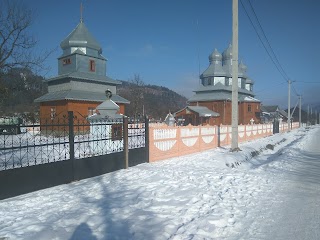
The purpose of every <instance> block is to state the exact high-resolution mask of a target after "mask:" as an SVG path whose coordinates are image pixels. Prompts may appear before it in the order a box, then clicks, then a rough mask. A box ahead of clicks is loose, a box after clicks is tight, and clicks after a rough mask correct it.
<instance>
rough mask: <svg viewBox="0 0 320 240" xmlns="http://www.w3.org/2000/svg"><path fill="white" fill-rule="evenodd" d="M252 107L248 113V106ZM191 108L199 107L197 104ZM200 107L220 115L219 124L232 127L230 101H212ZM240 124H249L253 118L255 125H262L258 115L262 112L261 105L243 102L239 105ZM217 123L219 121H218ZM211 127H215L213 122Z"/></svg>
mask: <svg viewBox="0 0 320 240" xmlns="http://www.w3.org/2000/svg"><path fill="white" fill-rule="evenodd" d="M249 104H250V105H251V112H248V105H249ZM190 105H191V106H197V103H191V104H190ZM198 106H204V107H207V108H208V109H209V110H212V111H214V112H217V113H219V114H220V117H219V118H220V120H219V121H218V124H224V125H230V124H231V112H232V104H231V102H230V101H212V102H199V103H198ZM238 107H239V108H238V112H239V124H249V123H250V120H251V118H252V119H253V120H254V123H260V119H259V118H258V117H257V113H259V112H260V103H257V102H241V103H239V105H238ZM216 122H217V120H216ZM209 124H210V125H214V124H212V123H211V122H210V123H209Z"/></svg>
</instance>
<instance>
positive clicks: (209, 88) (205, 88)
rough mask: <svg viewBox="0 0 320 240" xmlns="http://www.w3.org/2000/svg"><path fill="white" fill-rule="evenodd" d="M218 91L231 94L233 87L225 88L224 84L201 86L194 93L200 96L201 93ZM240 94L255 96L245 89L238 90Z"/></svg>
mask: <svg viewBox="0 0 320 240" xmlns="http://www.w3.org/2000/svg"><path fill="white" fill-rule="evenodd" d="M218 91H227V92H231V91H232V86H231V85H229V86H225V85H223V84H222V83H217V84H215V85H208V86H203V85H201V84H200V85H199V87H198V89H196V90H195V91H194V92H196V93H197V94H199V92H211V93H212V92H218ZM238 92H239V93H243V94H247V95H249V96H254V94H253V92H250V91H248V90H247V89H244V88H238Z"/></svg>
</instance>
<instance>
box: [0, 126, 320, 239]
mask: <svg viewBox="0 0 320 240" xmlns="http://www.w3.org/2000/svg"><path fill="white" fill-rule="evenodd" d="M319 138H320V136H319V128H312V129H310V130H309V131H306V130H304V129H301V130H294V131H292V132H290V133H284V134H277V135H274V136H272V137H268V138H263V139H260V140H258V141H254V142H249V143H246V144H242V145H241V146H240V147H241V149H242V151H241V152H238V153H230V152H229V151H228V149H223V148H220V149H215V150H211V151H206V152H203V153H199V154H193V155H189V156H185V157H180V158H174V159H170V160H166V161H161V162H157V163H153V164H141V165H138V166H136V167H132V168H130V169H128V170H121V171H117V172H114V173H110V174H105V175H103V176H99V177H95V178H92V179H87V180H83V181H79V182H74V183H71V184H67V185H61V186H57V187H54V188H50V189H45V190H42V191H38V192H34V193H30V194H26V195H22V196H18V197H15V198H11V199H7V200H2V201H0V239H1V238H2V237H6V238H7V239H9V240H12V239H54V240H58V239H61V240H62V239H70V240H75V239H92V240H95V239H96V240H97V239H112V240H113V239H124V240H127V239H134V240H140V239H141V240H144V239H148V240H149V239H150V240H153V239H155V240H166V239H170V240H179V239H194V240H198V239H286V238H285V237H287V236H288V238H287V239H294V238H293V237H292V236H294V237H295V236H299V237H300V236H301V238H299V239H304V238H303V237H304V236H305V235H298V234H303V232H302V231H301V230H300V231H299V227H301V228H304V229H309V231H305V234H306V233H308V234H313V235H306V236H305V239H320V238H317V236H318V235H316V234H317V231H318V230H317V229H316V228H315V226H319V216H320V214H319V202H320V201H319V202H317V199H320V198H319V175H318V173H319V171H320V170H319V167H320V166H319V164H318V162H317V161H316V160H317V159H319V152H316V150H317V148H318V146H319V142H320V141H319ZM314 140H316V141H314ZM312 141H313V142H314V145H310V146H309V145H308V144H307V143H311V142H312ZM266 144H273V145H276V146H275V149H274V150H266V149H264V148H265V146H266ZM261 149H264V151H263V152H262V153H261V155H259V156H257V157H255V158H254V159H252V160H250V161H248V159H250V158H248V157H249V156H250V155H251V153H252V151H260V150H261ZM301 156H307V158H301ZM235 162H242V164H241V165H240V166H239V167H237V168H229V167H226V163H228V164H229V165H230V164H231V163H235ZM301 166H303V168H302V167H301ZM299 206H300V207H299ZM309 206H312V208H311V207H309ZM313 207H314V208H316V207H318V209H313ZM292 215H296V216H299V219H295V218H293V217H292ZM291 224H298V225H299V226H298V227H297V226H295V227H293V229H291V228H292V227H291V226H293V225H291ZM286 228H287V229H286ZM288 229H289V230H288ZM274 230H276V231H274ZM318 233H319V232H318ZM288 234H290V235H288ZM293 234H294V235H293ZM314 237H315V238H314Z"/></svg>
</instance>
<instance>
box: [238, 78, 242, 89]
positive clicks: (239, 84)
mask: <svg viewBox="0 0 320 240" xmlns="http://www.w3.org/2000/svg"><path fill="white" fill-rule="evenodd" d="M241 82H242V81H241V78H238V87H239V88H241Z"/></svg>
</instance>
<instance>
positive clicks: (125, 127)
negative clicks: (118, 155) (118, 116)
mask: <svg viewBox="0 0 320 240" xmlns="http://www.w3.org/2000/svg"><path fill="white" fill-rule="evenodd" d="M123 152H124V166H125V169H127V168H128V167H129V139H128V118H127V117H125V116H124V117H123Z"/></svg>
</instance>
